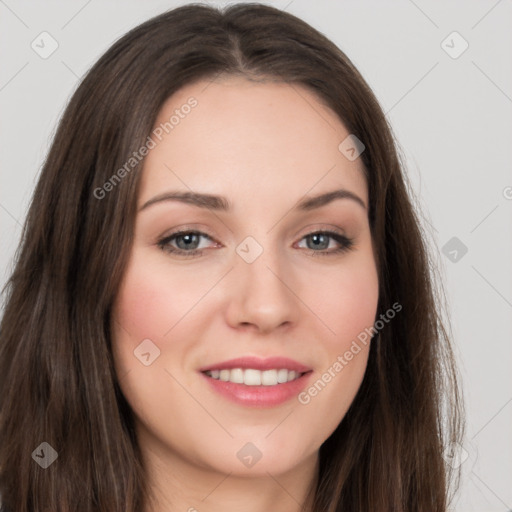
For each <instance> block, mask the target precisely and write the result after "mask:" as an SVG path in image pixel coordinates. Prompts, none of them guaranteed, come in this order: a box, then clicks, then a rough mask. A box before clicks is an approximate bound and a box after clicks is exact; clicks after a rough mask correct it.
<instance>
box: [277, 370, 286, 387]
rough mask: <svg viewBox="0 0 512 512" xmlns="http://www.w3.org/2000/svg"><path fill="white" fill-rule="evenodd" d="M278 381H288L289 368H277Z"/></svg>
mask: <svg viewBox="0 0 512 512" xmlns="http://www.w3.org/2000/svg"><path fill="white" fill-rule="evenodd" d="M277 382H279V384H282V383H283V382H288V370H277Z"/></svg>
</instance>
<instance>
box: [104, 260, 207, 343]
mask: <svg viewBox="0 0 512 512" xmlns="http://www.w3.org/2000/svg"><path fill="white" fill-rule="evenodd" d="M210 280H211V279H210ZM208 286H211V284H209V280H208V279H206V280H204V279H201V278H197V277H196V278H194V279H190V277H189V276H187V275H186V274H185V273H183V272H176V271H175V272H173V273H172V275H169V267H168V265H166V264H165V258H162V257H161V256H160V255H158V256H157V257H150V258H148V257H145V256H144V253H143V252H142V251H138V252H136V253H135V254H134V255H133V257H132V259H131V260H130V263H129V265H128V267H127V269H126V273H125V277H124V280H123V285H122V286H121V288H120V290H119V293H118V297H117V300H116V305H115V308H114V318H115V320H116V321H117V322H118V323H119V324H120V326H121V327H122V328H123V329H124V330H125V331H126V332H128V333H129V334H130V336H131V337H132V338H133V339H136V340H139V341H140V340H142V339H144V338H150V339H154V340H162V339H163V338H164V336H165V335H166V334H167V333H169V331H170V330H171V329H172V328H173V327H174V326H175V325H176V324H178V323H179V322H180V321H181V320H182V319H183V318H184V317H185V315H186V314H187V313H188V312H189V311H190V310H191V309H192V308H193V307H194V306H195V305H196V304H197V302H198V300H199V299H200V298H201V297H202V296H203V295H204V294H205V293H206V291H207V290H208Z"/></svg>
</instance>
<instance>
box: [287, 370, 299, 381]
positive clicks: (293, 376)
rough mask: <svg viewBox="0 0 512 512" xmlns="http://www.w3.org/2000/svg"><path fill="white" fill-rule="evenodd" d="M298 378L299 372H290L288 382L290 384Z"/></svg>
mask: <svg viewBox="0 0 512 512" xmlns="http://www.w3.org/2000/svg"><path fill="white" fill-rule="evenodd" d="M296 378H297V372H295V371H293V370H292V371H291V372H288V382H290V381H291V380H295V379H296Z"/></svg>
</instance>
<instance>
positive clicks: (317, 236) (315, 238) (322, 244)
mask: <svg viewBox="0 0 512 512" xmlns="http://www.w3.org/2000/svg"><path fill="white" fill-rule="evenodd" d="M321 238H324V242H323V243H322V242H321V240H320V239H321ZM311 239H312V240H313V243H314V247H316V248H318V247H319V246H321V248H322V249H327V247H328V245H329V243H327V244H326V243H325V242H326V240H327V237H326V236H325V235H321V234H316V235H311ZM318 242H319V243H318Z"/></svg>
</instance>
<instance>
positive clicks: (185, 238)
mask: <svg viewBox="0 0 512 512" xmlns="http://www.w3.org/2000/svg"><path fill="white" fill-rule="evenodd" d="M202 238H206V239H208V240H212V239H211V238H210V237H209V236H208V235H206V234H205V233H202V232H201V231H190V230H188V231H187V230H183V231H177V232H176V233H172V234H171V235H169V236H166V237H164V238H162V239H161V240H159V241H158V243H157V245H158V247H160V249H162V251H164V252H168V253H173V254H176V255H179V256H184V257H186V258H190V257H193V256H199V255H200V254H201V253H202V252H203V249H204V247H199V246H200V244H201V239H202ZM173 244H174V245H173Z"/></svg>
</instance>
